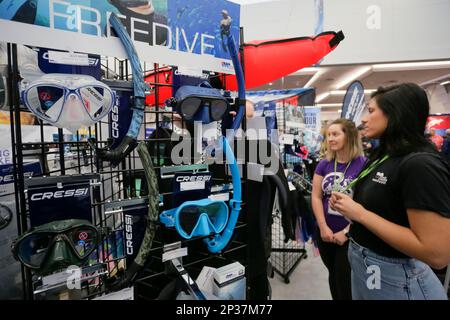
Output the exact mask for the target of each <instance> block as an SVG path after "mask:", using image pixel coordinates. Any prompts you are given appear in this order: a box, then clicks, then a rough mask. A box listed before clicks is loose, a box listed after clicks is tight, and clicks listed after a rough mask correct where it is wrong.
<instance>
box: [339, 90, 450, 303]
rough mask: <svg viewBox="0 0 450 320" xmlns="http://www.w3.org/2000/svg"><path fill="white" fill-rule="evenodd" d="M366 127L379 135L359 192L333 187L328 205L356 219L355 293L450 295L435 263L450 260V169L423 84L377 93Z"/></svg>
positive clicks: (373, 135) (355, 296) (352, 263)
mask: <svg viewBox="0 0 450 320" xmlns="http://www.w3.org/2000/svg"><path fill="white" fill-rule="evenodd" d="M368 112H369V113H368V114H367V115H365V116H364V117H363V123H364V125H365V133H366V135H367V136H368V137H370V138H379V139H380V145H379V147H378V148H377V149H375V150H374V152H373V153H372V154H371V156H370V158H369V161H368V163H367V164H366V165H365V169H364V170H363V171H362V172H361V174H360V175H359V176H358V178H357V179H356V185H355V193H354V197H353V199H351V198H350V197H348V196H347V195H345V194H343V193H339V192H333V195H332V196H331V198H330V207H331V208H333V209H334V210H337V211H339V212H340V213H342V214H343V215H344V216H345V217H347V218H348V219H351V220H352V221H353V224H352V226H351V228H350V239H351V243H350V245H349V252H348V257H349V262H350V266H351V268H352V296H353V299H412V300H418V299H447V294H446V292H444V289H443V286H442V284H441V282H440V281H439V279H438V278H437V277H436V275H435V274H434V273H433V271H432V270H431V268H430V267H429V266H428V265H430V266H431V267H433V268H436V269H440V268H443V267H444V266H446V265H447V264H448V263H449V262H450V250H449V247H450V174H449V168H448V166H447V164H446V163H445V161H444V160H443V159H442V158H441V157H440V156H439V154H438V153H437V151H436V149H435V148H434V147H433V146H432V145H431V144H430V142H429V141H427V140H426V139H425V137H424V132H425V123H426V120H427V117H428V114H429V103H428V98H427V95H426V93H425V91H424V90H423V89H422V88H420V87H419V86H418V85H416V84H412V83H406V84H401V85H397V86H392V87H388V88H379V89H378V90H377V91H376V92H374V93H373V94H372V99H371V100H370V102H369V105H368Z"/></svg>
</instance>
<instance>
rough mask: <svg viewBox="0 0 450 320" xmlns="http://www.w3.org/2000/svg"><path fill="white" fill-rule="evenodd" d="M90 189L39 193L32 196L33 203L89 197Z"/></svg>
mask: <svg viewBox="0 0 450 320" xmlns="http://www.w3.org/2000/svg"><path fill="white" fill-rule="evenodd" d="M88 192H89V188H79V189H69V190H59V191H54V192H52V191H49V192H38V193H35V194H33V195H32V196H31V198H30V200H31V201H42V200H50V199H59V198H70V197H81V196H85V195H87V194H88Z"/></svg>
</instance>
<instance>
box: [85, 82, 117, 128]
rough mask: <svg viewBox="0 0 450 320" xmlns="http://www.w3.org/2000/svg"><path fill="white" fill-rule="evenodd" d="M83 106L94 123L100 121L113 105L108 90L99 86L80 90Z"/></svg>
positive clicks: (111, 96)
mask: <svg viewBox="0 0 450 320" xmlns="http://www.w3.org/2000/svg"><path fill="white" fill-rule="evenodd" d="M80 94H81V97H82V98H83V104H84V106H85V108H86V110H87V111H88V113H89V115H90V116H91V118H92V119H93V120H94V121H97V120H100V119H101V118H103V117H104V116H106V114H107V113H108V112H109V110H110V108H111V107H112V103H113V95H112V92H111V91H110V90H107V89H105V88H103V87H100V86H88V87H83V88H81V89H80Z"/></svg>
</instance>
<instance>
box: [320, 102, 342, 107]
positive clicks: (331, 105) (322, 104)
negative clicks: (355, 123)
mask: <svg viewBox="0 0 450 320" xmlns="http://www.w3.org/2000/svg"><path fill="white" fill-rule="evenodd" d="M316 106H317V107H321V108H331V107H341V106H342V103H319V104H317V105H316Z"/></svg>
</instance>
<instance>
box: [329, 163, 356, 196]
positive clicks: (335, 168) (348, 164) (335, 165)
mask: <svg viewBox="0 0 450 320" xmlns="http://www.w3.org/2000/svg"><path fill="white" fill-rule="evenodd" d="M352 162H353V159H352V160H351V161H350V162H349V163H347V166H346V167H345V170H344V174H343V176H342V180H344V179H345V173H346V172H347V169H348V168H349V167H350V165H351V164H352ZM336 170H337V160H336V159H334V181H333V190H335V191H337V188H336ZM338 182H340V181H338Z"/></svg>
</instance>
